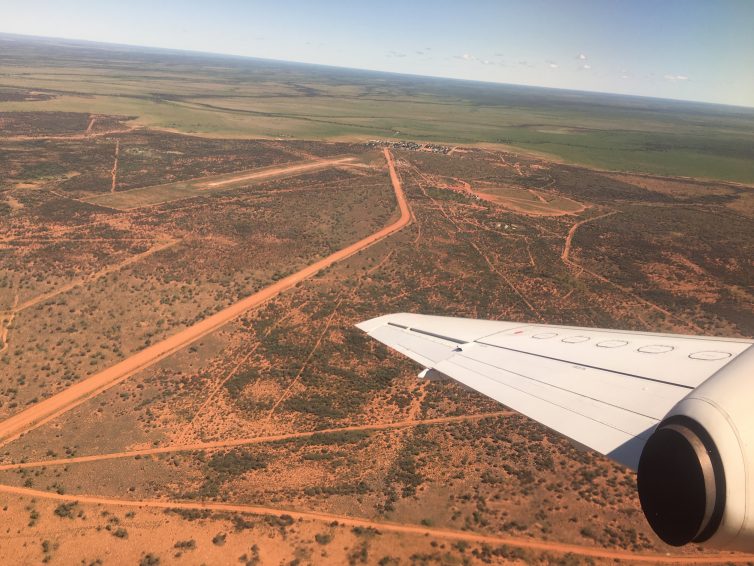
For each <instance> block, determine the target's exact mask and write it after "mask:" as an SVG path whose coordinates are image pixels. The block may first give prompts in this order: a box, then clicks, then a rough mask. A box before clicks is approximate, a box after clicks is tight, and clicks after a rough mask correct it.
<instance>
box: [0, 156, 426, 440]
mask: <svg viewBox="0 0 754 566" xmlns="http://www.w3.org/2000/svg"><path fill="white" fill-rule="evenodd" d="M385 159H386V160H387V163H388V169H389V171H390V179H391V181H392V184H393V189H394V190H395V197H396V199H397V201H398V208H399V209H400V217H399V218H398V220H396V221H395V222H393V223H392V224H390V225H389V226H386V227H385V228H382V229H381V230H378V231H377V232H375V233H374V234H372V235H371V236H367V237H366V238H364V239H362V240H359V241H358V242H356V243H354V244H351V245H350V246H347V247H345V248H343V249H342V250H340V251H337V252H335V253H334V254H331V255H329V256H327V257H326V258H324V259H321V260H319V261H317V262H315V263H313V264H311V265H309V266H308V267H305V268H304V269H302V270H300V271H298V272H296V273H294V274H292V275H289V276H288V277H285V278H283V279H280V280H279V281H277V282H276V283H273V284H272V285H270V286H268V287H265V288H264V289H262V290H261V291H258V292H257V293H254V294H253V295H251V296H249V297H246V298H245V299H242V300H240V301H238V302H237V303H235V304H233V305H231V306H229V307H227V308H225V309H223V310H221V311H220V312H218V313H216V314H214V315H212V316H210V317H208V318H205V319H204V320H202V321H200V322H198V323H197V324H194V325H193V326H190V327H188V328H186V329H184V330H182V331H180V332H178V333H177V334H174V335H173V336H170V337H168V338H166V339H165V340H163V341H162V342H158V343H157V344H154V345H152V346H149V347H148V348H146V349H144V350H142V351H141V352H138V353H136V354H134V355H133V356H131V357H129V358H126V359H125V360H123V361H122V362H120V363H118V364H116V365H114V366H112V367H110V368H108V369H106V370H104V371H102V372H100V373H97V374H95V375H93V376H91V377H89V378H86V379H84V380H83V381H80V382H78V383H76V384H75V385H72V386H71V387H69V388H68V389H65V390H64V391H61V392H60V393H58V394H56V395H53V396H52V397H49V398H47V399H45V400H44V401H41V402H39V403H36V404H34V405H32V406H30V407H28V408H26V409H24V410H23V411H21V412H20V413H17V414H15V415H13V416H12V417H10V418H8V419H6V420H5V421H3V422H2V423H0V446H3V445H5V444H7V443H8V442H11V441H13V440H15V439H16V438H18V437H19V436H21V435H22V434H23V433H25V432H28V431H29V430H32V429H34V428H36V427H38V426H41V425H43V424H45V423H47V422H49V421H50V420H52V419H54V418H56V417H58V416H59V415H61V414H63V413H65V412H67V411H69V410H71V409H72V408H74V407H76V406H78V405H79V404H81V403H83V402H84V401H86V400H87V399H90V398H92V397H94V396H95V395H97V394H99V393H101V392H102V391H104V390H106V389H109V388H110V387H112V386H113V385H116V384H117V383H120V382H121V381H123V380H125V379H127V378H129V377H130V376H132V375H134V374H135V373H137V372H139V371H141V370H143V369H145V368H148V367H150V366H151V365H153V364H155V363H157V362H159V361H160V360H162V359H164V358H166V357H168V356H170V355H171V354H173V353H175V352H177V351H178V350H180V349H182V348H184V347H185V346H187V345H189V344H191V343H192V342H194V341H195V340H198V339H200V338H202V337H204V336H206V335H207V334H210V333H212V332H214V331H215V330H217V329H218V328H220V327H221V326H223V325H225V324H227V323H228V322H230V321H231V320H233V319H234V318H236V317H237V316H239V315H241V314H243V313H244V312H246V311H248V310H249V309H252V308H254V307H258V306H259V305H261V304H262V303H264V302H266V301H268V300H269V299H271V298H273V297H275V296H277V295H278V294H280V293H282V292H283V291H286V290H287V289H290V288H291V287H293V286H294V285H296V284H297V283H299V282H301V281H303V280H305V279H308V278H309V277H312V276H313V275H315V274H316V273H318V272H319V271H321V270H323V269H326V268H327V267H330V266H331V265H333V264H334V263H337V262H339V261H342V260H344V259H346V258H348V257H350V256H352V255H353V254H355V253H357V252H359V251H361V250H363V249H364V248H367V247H369V246H371V245H372V244H374V243H375V242H378V241H380V240H382V239H383V238H385V237H387V236H389V235H391V234H393V233H395V232H397V231H398V230H401V229H403V228H404V227H405V226H407V225H408V224H409V223H410V222H411V213H410V211H409V208H408V203H407V202H406V196H405V194H404V192H403V187H402V186H401V182H400V179H399V178H398V174H397V173H396V171H395V165H394V163H393V157H392V155H391V154H390V152H389V151H388V150H387V149H385Z"/></svg>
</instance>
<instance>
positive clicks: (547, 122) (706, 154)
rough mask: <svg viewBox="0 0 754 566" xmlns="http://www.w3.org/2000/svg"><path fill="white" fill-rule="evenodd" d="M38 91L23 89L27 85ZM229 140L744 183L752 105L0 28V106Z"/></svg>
mask: <svg viewBox="0 0 754 566" xmlns="http://www.w3.org/2000/svg"><path fill="white" fill-rule="evenodd" d="M28 89H32V90H33V91H34V92H36V93H38V94H35V95H33V96H31V97H30V99H29V100H24V98H27V97H28V96H27V94H25V93H26V91H27V90H28ZM8 110H26V111H40V110H57V111H67V112H92V113H100V114H113V115H121V116H130V117H133V119H134V122H135V123H137V124H141V125H145V126H149V127H152V128H167V129H175V130H177V131H180V132H184V133H197V134H202V135H212V136H229V137H268V138H269V137H271V138H298V139H337V140H366V139H369V138H391V139H408V140H424V141H438V142H446V143H461V144H471V143H475V144H476V143H491V144H510V145H513V146H516V147H519V148H522V149H526V150H529V151H536V152H543V153H546V154H549V155H551V156H554V157H557V158H560V159H564V160H567V161H573V162H577V163H582V164H586V165H590V166H594V167H599V168H605V169H611V170H632V171H644V172H652V173H659V174H669V175H684V176H694V177H708V178H715V179H727V180H733V181H740V182H754V110H752V109H745V108H734V107H724V106H714V105H709V104H698V103H688V102H673V101H667V100H658V99H649V98H637V97H628V96H618V95H603V94H590V93H580V92H575V91H558V90H549V89H543V88H533V87H519V86H506V85H495V84H488V83H475V82H464V81H453V80H447V79H432V78H423V77H411V76H401V75H391V74H386V73H376V72H366V71H356V70H345V69H336V68H329V67H318V66H312V65H302V64H292V63H285V62H273V61H268V60H254V59H247V58H239V57H225V56H213V55H203V54H190V53H181V52H171V51H167V50H147V49H137V48H129V47H117V46H110V45H99V44H91V43H88V44H86V43H78V44H77V43H75V42H71V41H62V40H61V41H56V40H29V39H27V38H20V37H14V36H8V35H0V112H2V111H8Z"/></svg>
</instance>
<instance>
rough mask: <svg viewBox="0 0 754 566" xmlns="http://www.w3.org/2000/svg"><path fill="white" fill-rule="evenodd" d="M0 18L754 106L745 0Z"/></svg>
mask: <svg viewBox="0 0 754 566" xmlns="http://www.w3.org/2000/svg"><path fill="white" fill-rule="evenodd" d="M0 14H1V15H2V17H1V19H0V31H3V32H9V33H19V34H30V35H44V36H53V37H66V38H74V39H88V40H94V41H105V42H113V43H126V44H132V45H145V46H154V47H171V48H176V49H190V50H197V51H209V52H214V53H228V54H235V55H249V56H254V57H264V58H271V59H284V60H290V61H302V62H309V63H322V64H329V65H337V66H344V67H355V68H363V69H376V70H383V71H395V72H400V73H412V74H421V75H432V76H441V77H453V78H462V79H474V80H483V81H491V82H501V83H515V84H528V85H539V86H548V87H559V88H570V89H579V90H592V91H603V92H619V93H627V94H639V95H647V96H658V97H663V98H677V99H686V100H700V101H706V102H718V103H724V104H736V105H743V106H754V0H714V1H713V0H651V1H650V0H515V1H504V0H499V1H475V0H469V1H465V2H464V1H455V2H448V1H445V0H435V1H432V2H428V1H424V0H402V1H393V0H384V1H382V2H357V1H355V0H354V1H350V2H348V1H335V0H332V1H328V0H320V1H301V0H290V1H286V0H278V1H269V0H268V1H263V2H260V1H255V0H247V1H241V0H215V1H213V2H207V1H206V0H204V1H197V0H183V1H177V0H151V1H144V0H129V1H126V2H124V1H122V0H120V1H118V2H109V1H105V0H99V1H94V0H67V1H60V0H58V1H51V0H0Z"/></svg>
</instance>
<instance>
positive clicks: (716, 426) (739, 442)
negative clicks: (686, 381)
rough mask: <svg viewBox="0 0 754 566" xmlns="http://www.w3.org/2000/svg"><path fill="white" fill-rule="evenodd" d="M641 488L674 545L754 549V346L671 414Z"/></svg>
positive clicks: (649, 512)
mask: <svg viewBox="0 0 754 566" xmlns="http://www.w3.org/2000/svg"><path fill="white" fill-rule="evenodd" d="M638 484H639V499H640V500H641V507H642V510H643V511H644V514H645V515H646V517H647V521H649V524H650V525H651V527H652V529H654V531H655V533H657V535H658V536H659V537H660V538H661V539H662V540H663V541H665V542H666V543H668V544H671V545H674V546H681V545H684V544H687V543H690V542H695V543H701V544H704V545H705V546H711V547H716V548H721V549H729V550H743V551H752V550H754V346H752V347H750V348H748V349H747V350H745V351H744V352H742V353H741V354H739V355H738V356H737V357H736V358H735V359H734V360H733V361H731V362H730V363H729V364H727V365H726V366H724V367H723V368H722V369H721V370H720V371H718V372H717V373H715V374H714V375H712V376H711V377H710V378H708V379H707V380H706V381H705V382H704V383H702V384H701V385H700V386H699V387H697V388H696V389H695V390H693V391H692V392H691V393H689V394H688V395H687V396H686V397H684V398H683V399H682V400H681V401H680V402H679V403H678V404H677V405H676V406H675V407H673V409H672V410H671V411H670V412H669V413H668V414H667V416H666V417H665V418H664V419H663V421H662V422H661V423H660V425H659V426H658V427H657V429H656V430H655V432H654V433H653V434H652V436H651V437H650V438H649V440H648V441H647V443H646V445H645V446H644V449H643V451H642V454H641V459H640V461H639V469H638Z"/></svg>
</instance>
